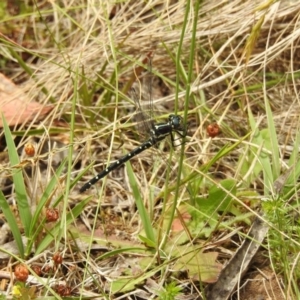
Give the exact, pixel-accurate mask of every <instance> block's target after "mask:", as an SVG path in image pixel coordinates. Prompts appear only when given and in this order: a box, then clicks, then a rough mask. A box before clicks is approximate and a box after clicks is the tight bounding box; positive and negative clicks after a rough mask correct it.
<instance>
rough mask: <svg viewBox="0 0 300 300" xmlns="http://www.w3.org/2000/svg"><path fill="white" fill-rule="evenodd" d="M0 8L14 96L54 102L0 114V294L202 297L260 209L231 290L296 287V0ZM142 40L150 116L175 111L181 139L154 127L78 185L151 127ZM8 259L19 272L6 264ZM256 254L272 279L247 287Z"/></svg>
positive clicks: (283, 293) (294, 292)
mask: <svg viewBox="0 0 300 300" xmlns="http://www.w3.org/2000/svg"><path fill="white" fill-rule="evenodd" d="M0 9H1V15H2V16H3V18H2V21H1V22H0V28H1V30H0V32H1V34H0V45H1V47H0V54H1V56H0V58H1V59H0V62H1V66H2V70H3V73H4V74H5V75H6V77H7V78H10V79H11V80H13V81H14V82H15V83H16V86H18V87H22V92H23V94H22V95H25V96H24V98H22V99H23V102H25V101H28V102H30V103H32V102H36V103H38V104H40V105H41V106H46V105H51V111H50V112H49V113H47V114H46V115H44V116H43V118H42V119H40V120H38V119H37V118H33V119H30V120H28V119H25V118H24V119H22V117H21V122H20V123H19V124H18V125H11V126H9V124H6V123H5V120H3V124H4V125H3V128H4V131H3V134H2V135H1V141H2V143H1V144H2V146H1V151H2V152H3V153H4V155H3V157H4V158H3V161H2V162H1V165H2V166H1V177H2V178H3V179H1V185H2V186H1V188H2V190H3V192H1V193H0V204H1V209H2V212H3V215H4V219H5V221H6V222H7V223H8V225H9V228H10V230H11V233H12V237H7V241H8V242H10V241H12V240H14V241H15V243H16V245H15V246H14V249H11V248H6V246H5V245H3V246H0V252H1V254H3V255H4V254H5V256H4V258H3V257H2V256H1V258H2V259H3V261H4V263H3V264H2V272H3V274H8V275H7V276H8V278H9V279H8V280H11V281H10V282H11V283H10V285H8V286H6V288H5V290H4V291H3V296H4V297H11V298H14V299H33V298H34V297H38V298H41V299H42V298H53V299H62V298H66V297H68V296H73V297H74V298H81V299H82V298H86V297H92V298H93V299H111V298H116V299H119V298H120V299H121V298H122V297H125V298H126V299H135V297H142V296H143V295H144V297H146V298H151V297H152V298H158V299H176V297H183V296H190V295H192V296H193V297H194V298H196V297H200V296H202V297H205V296H204V295H205V294H206V291H207V287H208V286H209V285H210V284H211V283H213V282H215V281H216V280H217V279H219V280H220V279H222V273H221V270H222V268H223V267H224V266H226V265H227V263H228V261H229V259H230V258H231V257H233V256H234V255H235V253H237V252H238V249H239V248H240V247H241V245H242V243H243V241H245V240H247V239H248V238H249V236H248V232H249V229H250V227H251V225H252V224H253V221H254V220H255V218H261V219H262V220H263V222H264V224H267V225H268V228H269V229H268V233H267V235H266V236H265V238H264V242H263V244H262V247H261V248H260V249H259V251H258V254H257V255H256V257H257V256H258V257H263V258H264V263H262V262H260V263H257V262H256V257H255V258H253V262H252V263H251V264H250V266H249V269H248V270H246V272H245V274H243V276H242V274H241V278H242V280H243V281H241V282H239V283H237V287H236V288H235V290H232V291H230V294H231V297H232V299H237V298H239V297H240V299H247V298H246V297H252V299H253V298H255V297H257V296H258V294H260V295H261V296H262V297H266V294H267V293H268V295H270V294H272V293H273V294H275V296H274V299H289V298H290V299H297V298H299V297H298V296H299V289H298V281H299V268H298V261H299V258H298V256H299V255H298V253H299V245H300V243H299V241H298V236H299V232H298V227H299V226H298V225H299V224H298V223H299V221H298V214H299V211H298V207H299V203H298V178H299V174H300V165H299V162H298V149H299V141H300V140H299V134H298V132H299V125H298V124H299V117H298V115H299V114H298V110H299V103H298V102H299V101H298V94H297V90H298V77H299V72H297V70H298V69H299V66H298V63H297V41H298V39H299V33H298V31H299V30H298V27H299V22H298V20H297V18H296V16H297V12H298V10H299V4H297V3H290V2H288V1H287V3H286V4H285V5H281V3H280V2H276V1H266V2H265V3H264V5H262V4H259V5H258V4H256V3H255V2H253V1H235V2H234V3H233V2H230V1H229V2H228V3H223V2H222V3H221V2H220V3H217V4H216V3H215V4H213V3H212V2H210V1H196V2H195V3H194V2H192V1H187V2H186V1H177V2H167V3H165V2H162V1H158V0H151V1H147V2H138V1H137V2H134V1H124V2H120V3H117V2H116V3H113V2H99V3H95V2H93V3H92V2H89V1H88V2H86V1H81V0H76V1H68V0H65V1H62V2H38V3H37V2H32V3H18V2H15V3H14V4H9V3H8V4H7V5H6V6H5V5H2V6H1V8H0ZM228 16H230V18H228ZM286 28H289V30H287V29H286ZM152 55H153V61H152V69H153V70H152V71H153V74H154V77H155V78H154V81H153V86H152V87H153V89H152V91H153V96H154V97H153V98H154V107H155V109H157V110H158V111H159V114H158V116H157V121H158V122H164V120H165V119H166V117H168V115H169V114H170V112H171V113H174V112H175V113H177V114H179V115H181V116H182V117H183V118H184V120H185V121H186V122H187V124H188V129H189V130H188V136H187V137H186V141H185V143H182V145H181V146H179V147H175V148H174V149H173V148H172V147H171V146H170V143H169V142H168V140H164V141H162V142H161V143H160V144H159V145H158V147H157V148H158V149H149V150H148V151H145V152H143V153H141V154H140V155H138V156H137V157H135V158H133V159H132V160H130V161H129V162H128V163H127V164H126V166H125V167H122V168H120V169H118V170H116V171H115V172H113V173H111V174H110V175H109V176H107V177H106V178H104V179H103V180H101V181H100V182H99V183H97V184H96V185H95V186H94V187H92V188H91V189H90V190H88V191H87V192H86V193H84V194H79V188H80V187H81V186H82V185H83V184H84V183H85V182H86V181H87V180H89V179H91V178H92V177H93V176H94V175H95V174H97V173H98V172H100V171H101V170H102V169H103V168H104V166H105V165H107V164H108V163H109V162H111V161H115V160H116V159H118V158H119V157H121V156H122V155H124V154H125V153H127V152H128V151H131V150H132V149H134V148H135V147H137V146H138V145H139V144H140V143H141V142H142V141H144V140H145V138H144V137H139V136H138V135H137V134H136V131H135V127H136V124H135V119H134V114H135V110H134V101H133V100H132V99H131V97H130V96H131V95H130V88H131V87H132V86H135V87H137V86H144V83H145V81H147V76H145V75H144V73H145V72H144V71H145V69H147V61H148V58H149V57H150V56H152ZM146 83H147V82H146ZM140 96H141V98H142V100H141V101H142V102H143V100H145V99H144V98H146V99H147V98H148V91H147V90H144V89H142V90H141V92H140ZM6 97H8V96H6V95H5V96H1V97H0V100H1V98H3V99H6ZM24 99H25V100H24ZM1 101H3V100H1ZM2 103H3V102H1V104H2ZM0 107H1V106H0ZM16 110H17V111H18V116H22V114H21V111H22V110H21V108H19V107H16ZM19 112H20V113H19ZM2 113H3V114H4V115H5V117H6V112H5V111H3V112H2ZM37 115H38V114H37ZM213 123H217V124H218V125H219V127H220V129H221V134H220V135H219V136H217V137H214V138H212V137H210V136H209V132H208V131H207V130H206V128H207V126H208V125H209V124H213ZM28 143H29V144H32V145H34V147H35V154H34V156H33V157H29V156H26V154H24V148H25V145H26V144H28ZM12 183H13V185H12ZM7 249H8V250H7ZM20 263H21V264H22V265H24V266H25V268H27V270H28V272H29V276H30V277H29V279H30V281H29V280H27V281H25V282H20V280H19V281H13V280H12V276H11V274H12V271H13V270H14V268H15V266H16V265H17V264H20ZM228 265H229V266H230V263H229V264H228ZM228 265H227V266H228ZM255 268H256V269H259V270H260V272H261V273H264V272H268V271H269V270H271V271H270V272H271V274H272V276H273V277H272V278H274V280H273V279H272V280H271V279H270V283H272V285H271V288H267V287H265V290H264V289H263V288H262V289H261V290H260V289H258V288H257V289H256V290H255V291H256V294H255V295H253V294H251V291H250V288H249V289H248V290H247V284H245V286H244V287H243V288H242V285H243V283H244V282H245V283H246V282H247V280H248V281H251V279H253V278H252V277H251V276H252V274H253V273H254V271H253V270H255ZM38 270H39V271H40V272H38ZM236 270H239V267H238V266H237V267H236ZM247 271H248V272H247ZM14 275H15V276H17V275H18V274H14ZM17 279H18V276H17ZM256 280H257V279H256ZM281 281H282V282H283V283H284V284H283V285H279V284H278V282H281ZM260 282H261V285H260V287H263V283H262V281H260ZM235 291H236V293H235ZM243 293H244V294H243ZM219 294H222V293H220V291H219ZM236 295H239V296H236ZM207 299H209V298H207ZM214 299H217V298H214ZM249 299H251V298H249Z"/></svg>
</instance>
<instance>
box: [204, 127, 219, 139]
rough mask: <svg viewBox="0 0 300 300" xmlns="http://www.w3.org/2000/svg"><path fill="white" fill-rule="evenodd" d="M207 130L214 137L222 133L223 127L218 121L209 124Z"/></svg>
mask: <svg viewBox="0 0 300 300" xmlns="http://www.w3.org/2000/svg"><path fill="white" fill-rule="evenodd" d="M206 132H207V134H208V136H209V137H211V138H214V137H216V136H217V135H219V134H220V133H221V129H220V126H219V125H218V124H217V123H212V124H209V125H208V126H207V128H206Z"/></svg>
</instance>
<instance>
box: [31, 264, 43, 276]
mask: <svg viewBox="0 0 300 300" xmlns="http://www.w3.org/2000/svg"><path fill="white" fill-rule="evenodd" d="M31 269H32V271H33V272H34V273H35V274H36V275H37V276H41V274H42V268H41V267H40V266H38V265H33V266H31Z"/></svg>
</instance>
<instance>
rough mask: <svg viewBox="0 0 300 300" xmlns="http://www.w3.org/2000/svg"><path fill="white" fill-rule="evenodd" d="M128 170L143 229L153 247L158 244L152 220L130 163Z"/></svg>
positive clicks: (128, 163) (127, 164)
mask: <svg viewBox="0 0 300 300" xmlns="http://www.w3.org/2000/svg"><path fill="white" fill-rule="evenodd" d="M126 169H127V173H128V177H129V184H130V186H131V189H132V192H133V196H134V199H135V203H136V206H137V209H138V211H139V214H140V217H141V220H142V224H143V227H144V230H145V233H146V237H147V239H148V240H150V241H151V242H152V243H151V244H150V245H149V246H151V247H152V246H153V245H154V244H156V240H155V234H154V231H153V228H152V225H151V220H150V217H149V214H148V213H147V210H146V208H145V205H144V202H143V199H142V196H141V193H140V191H139V188H138V185H137V181H136V179H135V176H134V172H133V170H132V167H131V164H130V162H127V163H126Z"/></svg>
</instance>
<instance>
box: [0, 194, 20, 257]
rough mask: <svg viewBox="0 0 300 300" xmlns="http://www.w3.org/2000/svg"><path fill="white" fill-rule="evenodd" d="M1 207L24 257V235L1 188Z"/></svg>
mask: <svg viewBox="0 0 300 300" xmlns="http://www.w3.org/2000/svg"><path fill="white" fill-rule="evenodd" d="M0 207H1V209H2V211H3V214H4V216H5V218H6V220H7V223H8V225H9V228H10V230H11V232H12V234H13V237H14V240H15V241H16V244H17V247H18V249H19V253H20V256H21V257H22V258H24V246H23V242H22V237H21V233H20V229H19V226H18V222H17V220H16V218H15V216H14V214H13V213H12V211H11V209H10V207H9V205H8V203H7V201H6V199H5V197H4V195H3V193H2V191H1V190H0Z"/></svg>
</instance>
